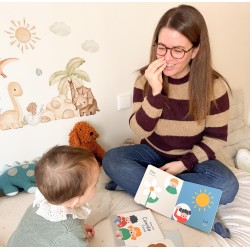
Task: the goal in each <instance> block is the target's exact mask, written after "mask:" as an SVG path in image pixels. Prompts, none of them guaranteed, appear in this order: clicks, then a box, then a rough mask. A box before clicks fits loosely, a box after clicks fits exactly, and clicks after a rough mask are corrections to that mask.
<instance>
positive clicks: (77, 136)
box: [69, 122, 105, 164]
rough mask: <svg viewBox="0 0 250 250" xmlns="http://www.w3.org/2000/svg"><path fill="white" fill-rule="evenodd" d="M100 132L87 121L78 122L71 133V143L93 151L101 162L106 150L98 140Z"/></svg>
mask: <svg viewBox="0 0 250 250" xmlns="http://www.w3.org/2000/svg"><path fill="white" fill-rule="evenodd" d="M98 137H99V134H98V133H97V132H96V130H95V129H94V128H93V127H92V126H91V125H90V124H89V123H87V122H78V123H76V124H75V126H74V127H73V129H72V130H71V132H70V133H69V145H70V146H73V147H81V148H84V149H87V150H89V151H90V152H92V153H93V154H94V156H95V158H96V159H97V161H98V162H99V163H100V164H101V162H102V158H103V155H104V154H105V150H104V149H103V148H102V147H101V146H100V145H99V144H98V143H97V142H96V139H97V138H98Z"/></svg>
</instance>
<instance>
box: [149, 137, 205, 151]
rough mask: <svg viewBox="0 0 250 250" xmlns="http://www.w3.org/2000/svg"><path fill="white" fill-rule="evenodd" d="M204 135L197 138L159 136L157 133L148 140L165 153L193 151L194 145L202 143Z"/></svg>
mask: <svg viewBox="0 0 250 250" xmlns="http://www.w3.org/2000/svg"><path fill="white" fill-rule="evenodd" d="M202 136H203V134H198V135H196V136H189V137H188V136H187V137H184V136H182V137H180V136H159V135H157V134H156V133H153V134H152V135H150V136H149V137H148V138H147V139H148V140H149V141H150V143H152V144H153V145H155V146H156V147H157V148H159V149H161V150H163V151H170V150H174V149H192V148H193V145H194V144H197V143H199V142H200V141H201V139H202Z"/></svg>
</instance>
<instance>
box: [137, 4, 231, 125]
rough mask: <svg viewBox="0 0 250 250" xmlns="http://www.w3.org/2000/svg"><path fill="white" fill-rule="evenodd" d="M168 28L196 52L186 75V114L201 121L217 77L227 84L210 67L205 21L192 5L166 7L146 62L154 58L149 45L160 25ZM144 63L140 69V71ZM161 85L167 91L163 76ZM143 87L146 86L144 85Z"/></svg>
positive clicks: (205, 113) (207, 111)
mask: <svg viewBox="0 0 250 250" xmlns="http://www.w3.org/2000/svg"><path fill="white" fill-rule="evenodd" d="M164 27H168V28H170V29H174V30H176V31H178V32H180V33H181V34H182V35H184V36H185V37H186V38H187V39H188V40H189V41H190V42H191V43H192V44H193V46H194V47H198V46H199V51H198V53H197V55H196V57H195V58H194V59H192V60H191V62H190V74H189V99H190V102H189V113H188V115H190V116H192V117H193V118H194V119H195V120H196V121H201V120H202V119H204V118H205V117H206V115H208V114H209V111H210V105H211V100H214V98H213V97H214V94H213V82H214V79H218V78H221V79H222V80H223V81H224V82H225V83H226V84H227V86H228V87H229V89H230V86H229V84H228V82H227V80H226V79H225V78H224V77H223V76H222V75H221V74H220V73H218V72H217V71H216V70H214V69H213V68H212V59H211V51H210V43H209V36H208V29H207V25H206V22H205V20H204V18H203V16H202V15H201V13H200V12H199V11H198V10H197V9H195V8H194V7H192V6H189V5H180V6H178V7H176V8H172V9H170V10H168V11H167V12H166V13H165V14H164V15H163V16H162V17H161V19H160V21H159V23H158V25H157V27H156V29H155V32H154V35H153V39H152V46H151V52H150V61H149V64H150V63H151V62H153V61H155V60H156V59H157V58H156V54H155V50H154V48H153V45H154V44H155V43H157V42H158V37H159V33H160V31H161V29H162V28H164ZM147 67H148V65H147V66H145V67H143V68H141V69H140V72H141V73H142V74H144V72H145V70H146V68H147ZM163 88H164V90H165V92H166V94H167V93H168V80H167V77H164V76H163ZM146 89H147V87H146Z"/></svg>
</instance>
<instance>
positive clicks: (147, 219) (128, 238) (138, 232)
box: [110, 209, 174, 247]
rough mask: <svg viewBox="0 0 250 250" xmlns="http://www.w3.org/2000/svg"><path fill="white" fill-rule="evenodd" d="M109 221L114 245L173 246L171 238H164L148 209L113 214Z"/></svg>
mask: <svg viewBox="0 0 250 250" xmlns="http://www.w3.org/2000/svg"><path fill="white" fill-rule="evenodd" d="M110 221H111V224H112V229H113V232H114V239H115V245H116V246H145V247H146V246H148V245H150V244H154V245H155V244H164V245H166V246H174V244H173V242H172V241H171V240H167V239H164V235H163V233H162V232H161V230H160V228H159V226H158V224H157V223H156V221H155V218H154V216H153V214H152V212H151V211H150V209H145V210H139V211H133V212H129V213H122V214H114V215H111V216H110Z"/></svg>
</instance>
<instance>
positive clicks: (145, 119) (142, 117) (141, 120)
mask: <svg viewBox="0 0 250 250" xmlns="http://www.w3.org/2000/svg"><path fill="white" fill-rule="evenodd" d="M135 119H136V121H137V123H138V125H139V126H140V127H141V128H143V129H144V130H145V131H148V132H149V131H152V130H153V129H154V127H155V124H156V123H157V121H158V120H159V117H158V118H151V117H149V116H148V115H147V114H146V113H145V111H144V110H143V109H142V108H140V109H139V110H138V111H137V112H136V115H135Z"/></svg>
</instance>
